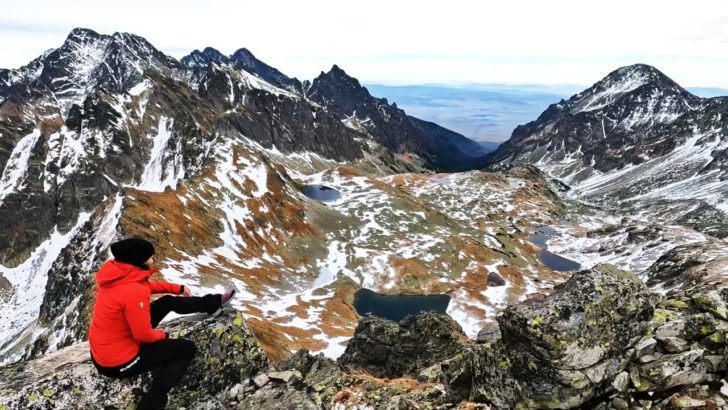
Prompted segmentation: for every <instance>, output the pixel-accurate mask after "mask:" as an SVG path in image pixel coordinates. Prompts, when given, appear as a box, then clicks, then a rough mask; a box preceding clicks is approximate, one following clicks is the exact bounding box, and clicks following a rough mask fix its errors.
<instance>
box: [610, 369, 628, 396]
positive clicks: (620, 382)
mask: <svg viewBox="0 0 728 410" xmlns="http://www.w3.org/2000/svg"><path fill="white" fill-rule="evenodd" d="M628 385H629V373H627V372H621V373H619V374H618V375H617V376H615V377H614V380H612V387H614V390H616V391H618V392H620V393H621V392H623V391H625V390H627V386H628Z"/></svg>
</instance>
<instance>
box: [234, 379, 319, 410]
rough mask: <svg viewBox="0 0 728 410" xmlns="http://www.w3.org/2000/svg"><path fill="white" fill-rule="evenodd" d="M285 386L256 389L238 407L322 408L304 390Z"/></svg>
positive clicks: (311, 409) (242, 408) (275, 409)
mask: <svg viewBox="0 0 728 410" xmlns="http://www.w3.org/2000/svg"><path fill="white" fill-rule="evenodd" d="M283 386H284V387H276V388H269V386H266V387H265V388H262V389H259V390H256V391H255V392H254V393H253V394H251V395H249V396H247V397H245V398H244V399H243V400H242V401H240V403H238V405H237V408H238V409H240V410H249V409H266V410H292V409H295V410H320V409H321V406H319V405H317V404H316V403H314V402H313V400H311V398H310V397H309V396H308V395H307V394H306V393H305V392H302V391H299V390H296V389H293V388H291V387H290V386H289V385H283Z"/></svg>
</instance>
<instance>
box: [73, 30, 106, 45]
mask: <svg viewBox="0 0 728 410" xmlns="http://www.w3.org/2000/svg"><path fill="white" fill-rule="evenodd" d="M102 37H103V36H102V35H101V34H99V33H97V32H95V31H93V30H91V29H90V28H83V27H76V28H74V29H73V30H71V32H70V33H68V36H67V37H66V42H84V41H86V40H88V39H99V38H102Z"/></svg>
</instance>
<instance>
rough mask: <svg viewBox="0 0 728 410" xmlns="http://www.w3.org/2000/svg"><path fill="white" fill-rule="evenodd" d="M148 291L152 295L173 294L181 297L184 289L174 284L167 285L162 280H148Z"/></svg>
mask: <svg viewBox="0 0 728 410" xmlns="http://www.w3.org/2000/svg"><path fill="white" fill-rule="evenodd" d="M149 289H151V291H152V294H155V293H173V294H175V295H181V294H182V293H183V292H184V289H185V287H184V286H183V285H178V284H176V283H169V282H165V281H163V280H150V281H149Z"/></svg>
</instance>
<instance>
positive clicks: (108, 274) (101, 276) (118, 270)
mask: <svg viewBox="0 0 728 410" xmlns="http://www.w3.org/2000/svg"><path fill="white" fill-rule="evenodd" d="M158 270H159V268H152V269H149V270H145V269H140V268H138V267H136V266H134V265H130V264H128V263H123V262H119V261H116V260H108V261H106V262H105V263H104V264H103V266H101V269H99V271H98V272H96V282H97V283H98V284H99V287H102V288H110V287H113V286H117V285H122V284H125V283H133V282H140V281H144V280H147V279H149V277H150V276H152V275H153V274H154V272H156V271H158Z"/></svg>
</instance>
